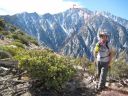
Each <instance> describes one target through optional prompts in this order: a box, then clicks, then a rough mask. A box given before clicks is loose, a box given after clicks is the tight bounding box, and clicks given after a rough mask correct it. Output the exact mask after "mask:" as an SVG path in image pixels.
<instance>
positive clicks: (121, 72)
mask: <svg viewBox="0 0 128 96" xmlns="http://www.w3.org/2000/svg"><path fill="white" fill-rule="evenodd" d="M111 77H112V78H115V79H123V78H128V64H126V63H125V62H124V61H123V60H118V61H116V62H113V63H112V66H111Z"/></svg>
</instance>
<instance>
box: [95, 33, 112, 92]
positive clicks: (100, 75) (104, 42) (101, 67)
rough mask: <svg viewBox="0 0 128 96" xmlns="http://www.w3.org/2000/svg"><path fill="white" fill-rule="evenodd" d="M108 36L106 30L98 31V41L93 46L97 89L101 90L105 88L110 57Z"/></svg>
mask: <svg viewBox="0 0 128 96" xmlns="http://www.w3.org/2000/svg"><path fill="white" fill-rule="evenodd" d="M108 38H109V35H108V34H107V33H106V32H101V33H99V41H98V43H97V44H96V46H95V48H94V57H95V61H96V66H97V79H98V85H97V90H98V91H102V90H103V89H105V88H106V87H105V83H106V77H107V73H108V68H109V67H110V62H111V59H112V56H111V52H112V51H111V47H110V46H109V42H108V41H109V40H108Z"/></svg>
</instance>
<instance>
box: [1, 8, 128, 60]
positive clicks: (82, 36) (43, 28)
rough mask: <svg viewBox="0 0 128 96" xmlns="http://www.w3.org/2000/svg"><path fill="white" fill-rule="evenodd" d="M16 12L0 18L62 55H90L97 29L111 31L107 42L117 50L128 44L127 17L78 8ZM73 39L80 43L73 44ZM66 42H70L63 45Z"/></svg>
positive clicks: (96, 37) (96, 36) (95, 40)
mask: <svg viewBox="0 0 128 96" xmlns="http://www.w3.org/2000/svg"><path fill="white" fill-rule="evenodd" d="M19 16H20V17H18V16H16V15H14V16H11V17H10V16H3V18H4V19H5V20H6V21H8V22H10V23H11V24H14V25H15V26H18V27H19V28H21V29H23V30H24V31H26V32H27V33H29V34H30V35H32V36H34V37H36V38H37V39H38V41H40V42H41V43H42V44H43V45H46V46H48V47H49V48H51V49H53V50H54V51H56V52H62V53H63V54H65V55H69V56H70V55H71V54H72V56H76V57H77V56H83V55H86V56H87V57H90V58H92V50H93V48H94V46H95V43H96V42H97V40H98V33H99V32H100V31H103V30H105V31H107V32H108V33H109V34H111V36H110V42H111V43H112V45H113V47H114V48H115V49H116V51H117V52H120V50H121V49H122V48H124V47H125V48H127V47H128V20H125V19H122V18H120V17H117V16H114V15H112V14H110V13H108V12H93V11H90V10H88V9H80V8H77V9H69V10H66V11H64V12H61V13H58V14H50V13H47V14H44V15H38V14H37V13H22V14H19ZM11 18H14V19H13V21H10V19H11ZM15 18H16V19H15ZM73 39H77V40H78V41H75V40H73ZM69 42H70V44H68V43H69ZM76 42H77V43H78V42H79V43H78V45H76V47H75V48H74V47H73V46H75V43H76ZM116 42H118V43H119V44H117V43H116ZM67 45H69V46H68V47H66V46H67ZM83 45H84V46H83ZM81 46H82V47H81ZM84 47H85V48H84ZM87 49H89V50H87ZM74 50H75V51H74ZM80 50H83V51H81V52H80ZM80 54H81V55H80Z"/></svg>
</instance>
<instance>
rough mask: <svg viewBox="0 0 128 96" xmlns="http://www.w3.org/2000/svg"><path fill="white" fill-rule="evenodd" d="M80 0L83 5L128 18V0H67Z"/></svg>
mask: <svg viewBox="0 0 128 96" xmlns="http://www.w3.org/2000/svg"><path fill="white" fill-rule="evenodd" d="M66 1H74V2H79V3H80V5H81V6H83V7H85V8H87V9H89V10H92V11H95V10H98V11H108V12H110V13H112V14H114V15H116V16H119V17H123V18H125V19H127V20H128V0H66Z"/></svg>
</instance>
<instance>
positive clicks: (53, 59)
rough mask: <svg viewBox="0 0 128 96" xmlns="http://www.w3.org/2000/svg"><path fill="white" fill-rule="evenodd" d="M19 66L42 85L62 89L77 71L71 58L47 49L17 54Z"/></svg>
mask: <svg viewBox="0 0 128 96" xmlns="http://www.w3.org/2000/svg"><path fill="white" fill-rule="evenodd" d="M15 59H16V60H18V61H19V68H21V69H23V70H27V72H28V74H29V76H30V77H31V78H32V79H36V80H40V82H42V86H43V87H45V88H47V89H49V88H54V89H60V88H61V87H62V86H63V85H64V84H65V82H67V81H68V80H69V79H70V78H71V77H72V76H73V74H74V73H75V69H74V68H73V66H72V64H71V62H70V60H69V59H67V58H64V57H61V56H57V55H55V54H53V53H51V52H48V51H47V50H31V51H27V52H25V53H24V55H23V54H21V55H20V54H19V55H17V56H15Z"/></svg>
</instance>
